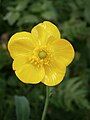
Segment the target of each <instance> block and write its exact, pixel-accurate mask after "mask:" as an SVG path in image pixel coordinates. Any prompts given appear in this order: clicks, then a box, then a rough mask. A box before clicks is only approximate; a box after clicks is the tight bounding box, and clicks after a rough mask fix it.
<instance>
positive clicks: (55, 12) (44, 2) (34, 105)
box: [0, 0, 90, 120]
mask: <svg viewBox="0 0 90 120" xmlns="http://www.w3.org/2000/svg"><path fill="white" fill-rule="evenodd" d="M44 20H49V21H51V22H53V23H55V25H57V26H58V28H59V29H60V31H61V33H62V37H63V38H66V39H67V40H69V41H70V42H71V44H72V45H73V46H74V49H75V52H76V53H75V58H74V61H73V62H72V64H71V65H69V67H68V68H67V73H66V76H65V78H64V80H63V82H61V84H60V85H58V86H56V87H52V88H51V94H52V95H51V97H50V103H49V106H48V110H47V117H46V120H90V0H1V1H0V120H16V119H17V118H18V120H40V118H41V114H42V110H43V106H44V100H45V85H43V84H41V83H40V84H37V85H31V84H30V85H29V84H23V83H22V82H21V81H20V80H18V78H17V77H16V76H15V73H14V72H13V70H12V59H11V57H10V56H9V53H8V50H7V42H8V40H9V38H10V37H11V36H12V34H14V33H15V32H18V31H23V30H25V31H30V30H31V28H32V27H33V26H34V25H36V24H38V23H39V22H42V21H44ZM22 96H24V97H22ZM28 102H29V103H28ZM28 104H29V105H28ZM29 109H30V110H29ZM20 111H21V113H20ZM25 116H29V119H28V117H26V118H25ZM19 117H20V118H19Z"/></svg>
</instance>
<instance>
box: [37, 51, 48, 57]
mask: <svg viewBox="0 0 90 120" xmlns="http://www.w3.org/2000/svg"><path fill="white" fill-rule="evenodd" d="M38 56H39V58H40V59H44V58H46V56H47V53H46V52H45V51H44V50H42V51H39V53H38Z"/></svg>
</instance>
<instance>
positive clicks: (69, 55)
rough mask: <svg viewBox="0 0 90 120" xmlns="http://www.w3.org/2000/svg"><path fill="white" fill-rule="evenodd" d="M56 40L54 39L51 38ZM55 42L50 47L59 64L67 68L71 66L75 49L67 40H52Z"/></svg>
mask: <svg viewBox="0 0 90 120" xmlns="http://www.w3.org/2000/svg"><path fill="white" fill-rule="evenodd" d="M51 39H54V38H51ZM51 41H53V42H49V43H48V47H50V48H51V49H52V53H53V55H54V58H55V60H56V61H58V62H59V63H62V64H64V65H65V66H67V65H69V64H70V63H71V62H72V60H73V58H74V49H73V47H72V45H71V43H70V42H68V41H67V40H65V39H61V40H55V39H54V40H51Z"/></svg>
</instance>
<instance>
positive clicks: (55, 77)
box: [42, 61, 66, 86]
mask: <svg viewBox="0 0 90 120" xmlns="http://www.w3.org/2000/svg"><path fill="white" fill-rule="evenodd" d="M65 72H66V67H65V66H63V65H61V64H57V63H56V61H54V62H53V63H52V64H51V65H50V66H49V67H45V77H44V79H43V80H42V82H43V83H44V84H45V85H47V86H55V85H57V84H59V83H60V82H61V81H62V80H63V78H64V76H65Z"/></svg>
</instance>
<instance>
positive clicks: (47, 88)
mask: <svg viewBox="0 0 90 120" xmlns="http://www.w3.org/2000/svg"><path fill="white" fill-rule="evenodd" d="M48 103H49V87H48V86H46V100H45V105H44V110H43V113H42V118H41V120H45V117H46V112H47V108H48Z"/></svg>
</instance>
